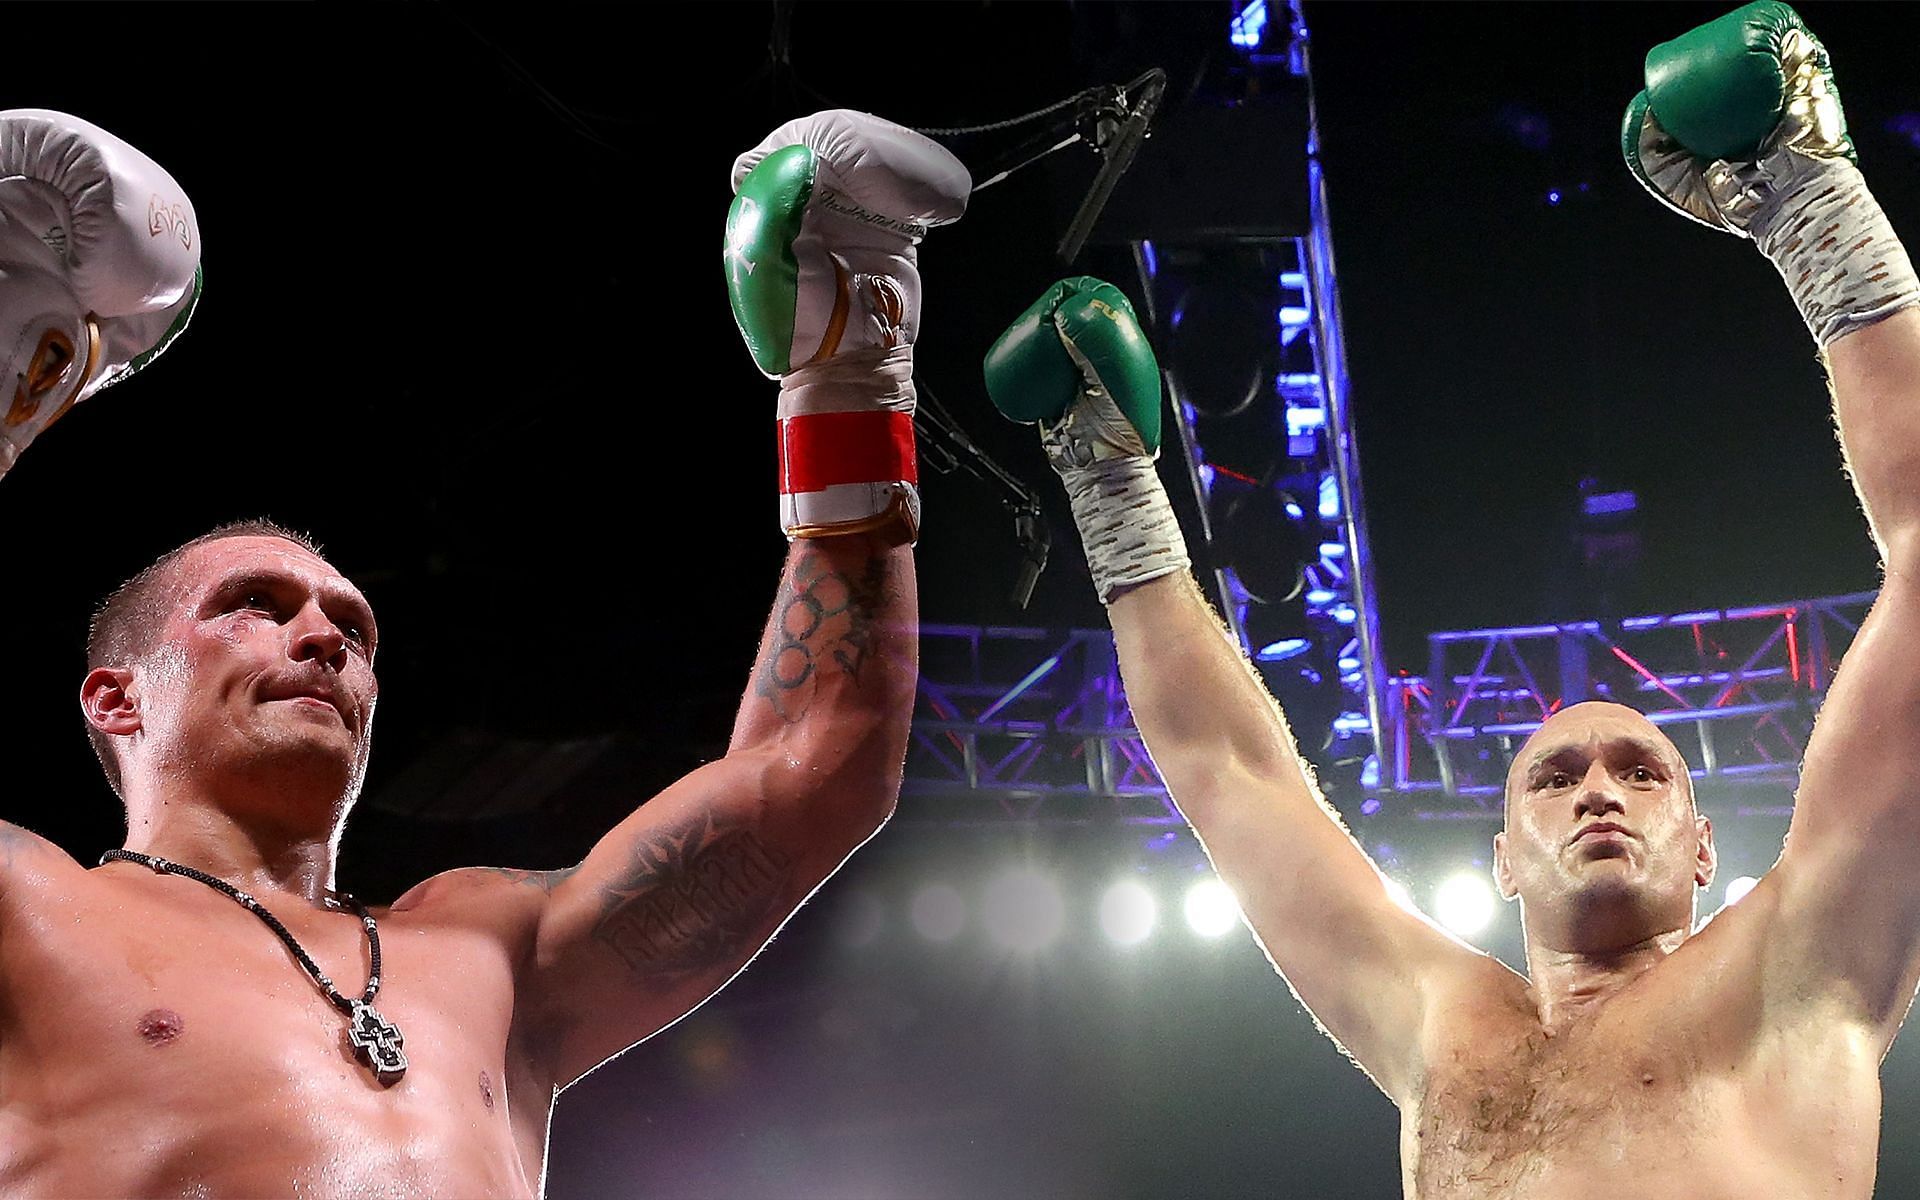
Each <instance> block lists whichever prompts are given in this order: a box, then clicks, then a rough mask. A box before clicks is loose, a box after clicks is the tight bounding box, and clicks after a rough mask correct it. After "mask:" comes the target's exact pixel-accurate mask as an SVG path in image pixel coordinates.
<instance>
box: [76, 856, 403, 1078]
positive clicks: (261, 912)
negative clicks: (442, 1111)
mask: <svg viewBox="0 0 1920 1200" xmlns="http://www.w3.org/2000/svg"><path fill="white" fill-rule="evenodd" d="M110 862H130V863H139V864H140V865H141V866H143V867H146V868H148V869H150V870H153V871H157V872H159V873H160V874H162V875H184V876H186V877H187V878H188V879H197V880H199V881H200V882H201V883H204V884H206V885H207V886H208V887H210V888H212V889H213V890H214V891H216V892H222V893H225V894H226V895H228V896H230V897H232V898H233V899H234V900H235V901H237V902H238V903H239V904H240V906H241V907H242V908H245V909H246V910H247V911H248V912H250V913H252V914H253V915H254V916H256V917H259V918H260V919H261V920H262V921H265V922H266V923H267V928H269V929H271V930H273V932H274V933H275V934H276V935H278V937H279V938H280V940H281V941H282V942H285V943H286V946H287V949H288V950H290V951H292V952H293V956H294V958H296V959H298V960H299V961H300V965H301V966H302V967H304V968H306V972H307V974H309V975H311V976H313V981H314V982H315V983H317V984H319V985H320V990H321V991H322V992H324V993H326V997H327V999H328V1000H329V1001H331V1002H332V1003H333V1006H334V1007H335V1008H337V1009H339V1010H340V1011H341V1012H343V1013H345V1014H346V1016H347V1040H348V1041H350V1042H352V1043H353V1050H354V1053H355V1054H356V1055H358V1056H359V1058H360V1061H361V1062H362V1063H364V1064H366V1067H367V1069H368V1070H369V1071H372V1072H373V1077H374V1078H375V1079H377V1080H379V1081H380V1082H381V1083H382V1084H383V1085H384V1084H393V1083H398V1082H399V1081H400V1077H401V1076H402V1075H405V1074H406V1073H407V1055H406V1051H405V1050H403V1049H402V1047H403V1046H405V1045H406V1041H407V1039H406V1038H405V1037H403V1036H402V1035H401V1033H400V1027H399V1026H397V1025H395V1024H394V1023H393V1022H391V1021H389V1020H387V1019H386V1018H385V1017H383V1016H381V1015H380V1010H379V1009H376V1008H375V1007H374V1006H373V998H374V997H375V996H377V995H379V994H380V928H379V926H377V925H375V924H374V922H373V914H372V913H370V912H368V911H367V907H366V905H364V904H362V903H360V902H359V901H358V900H355V899H354V898H353V897H352V896H349V895H346V894H345V893H340V894H338V895H334V896H328V897H327V899H326V904H327V907H329V908H333V909H345V910H347V911H349V912H351V913H353V914H354V915H355V916H357V917H359V918H360V923H361V924H362V925H363V926H365V927H366V930H367V945H368V947H369V948H370V953H369V958H370V959H371V963H370V966H371V970H369V971H368V973H367V990H366V991H365V992H364V993H362V994H361V996H360V998H359V999H358V1000H355V999H354V998H353V997H351V996H346V995H342V994H341V992H340V989H339V988H336V987H334V986H333V980H331V979H329V978H327V973H326V972H325V971H322V970H321V969H320V965H319V964H318V963H316V962H314V961H313V958H312V956H311V955H309V954H308V953H307V952H306V950H305V948H304V947H302V946H301V945H300V943H299V942H298V941H296V940H294V936H293V934H292V933H290V932H288V931H287V927H286V926H285V925H282V924H281V923H280V918H278V917H276V916H274V915H273V914H272V913H270V912H268V911H267V908H266V905H264V904H262V903H260V902H259V901H258V900H256V899H254V898H253V897H252V896H249V895H248V894H247V893H245V892H243V891H241V890H240V889H239V888H237V887H234V886H233V885H232V884H230V883H228V882H227V881H226V880H224V879H218V878H216V877H214V876H212V875H209V874H207V873H206V872H205V871H199V870H195V869H194V868H192V867H188V866H182V865H181V864H179V863H177V862H169V861H167V860H166V859H164V858H157V857H155V856H153V855H151V854H141V853H139V852H137V851H134V850H109V851H107V852H106V853H105V854H102V855H101V856H100V865H101V866H103V867H104V866H106V865H107V864H108V863H110Z"/></svg>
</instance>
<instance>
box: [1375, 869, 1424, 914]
mask: <svg viewBox="0 0 1920 1200" xmlns="http://www.w3.org/2000/svg"><path fill="white" fill-rule="evenodd" d="M1383 878H1386V881H1387V895H1389V896H1391V897H1392V898H1393V902H1394V903H1395V904H1398V905H1399V906H1400V907H1401V908H1404V909H1406V910H1407V911H1408V912H1410V913H1417V912H1419V911H1420V906H1419V905H1417V904H1415V903H1414V902H1413V893H1412V892H1410V891H1408V890H1407V885H1406V884H1404V883H1401V882H1400V881H1399V880H1398V879H1394V878H1392V877H1390V876H1386V877H1383Z"/></svg>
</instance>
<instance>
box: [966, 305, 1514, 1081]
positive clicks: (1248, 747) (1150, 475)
mask: <svg viewBox="0 0 1920 1200" xmlns="http://www.w3.org/2000/svg"><path fill="white" fill-rule="evenodd" d="M987 388H988V391H989V392H990V393H991V394H992V396H993V399H994V402H995V403H996V404H997V405H999V407H1000V408H1001V410H1002V411H1003V412H1005V413H1006V414H1007V415H1009V416H1011V417H1013V418H1015V419H1017V420H1032V421H1039V422H1041V436H1042V441H1043V444H1044V445H1045V446H1046V448H1047V453H1048V457H1049V458H1050V459H1051V460H1052V462H1053V464H1054V466H1055V468H1056V469H1058V470H1059V471H1060V473H1061V475H1062V477H1063V479H1064V480H1065V482H1066V485H1067V491H1068V495H1069V497H1070V499H1071V501H1072V505H1073V514H1074V521H1075V523H1076V524H1077V525H1078V526H1079V528H1080V533H1081V538H1082V541H1083V542H1084V543H1085V545H1086V549H1087V558H1088V562H1089V564H1090V565H1091V567H1092V569H1093V576H1094V586H1095V587H1096V589H1097V590H1098V591H1099V593H1100V596H1101V599H1102V600H1104V601H1106V603H1107V606H1108V615H1109V617H1110V618H1111V620H1112V622H1113V629H1114V640H1115V644H1116V647H1117V649H1118V652H1119V657H1120V669H1121V673H1122V675H1123V676H1124V678H1125V680H1126V685H1127V701H1128V704H1129V706H1130V707H1131V708H1132V711H1133V718H1134V721H1135V723H1136V724H1137V725H1138V726H1139V729H1140V732H1141V735H1142V736H1143V737H1144V738H1145V740H1146V743H1147V748H1148V750H1149V752H1150V753H1151V754H1152V755H1153V761H1154V765H1155V766H1156V767H1158V768H1159V770H1160V775H1161V778H1162V779H1163V780H1165V782H1166V784H1167V789H1168V791H1169V792H1170V793H1171V794H1172V796H1173V799H1174V801H1175V802H1176V803H1177V804H1178V805H1179V806H1180V810H1181V812H1182V813H1183V814H1185V816H1186V818H1187V819H1188V821H1190V822H1191V823H1192V825H1193V827H1194V830H1195V832H1196V833H1197V834H1198V835H1199V836H1200V839H1201V841H1202V842H1203V843H1204V845H1205V846H1206V849H1207V853H1208V855H1209V856H1210V857H1211V858H1212V859H1213V862H1214V865H1215V866H1216V867H1217V868H1218V870H1219V872H1220V875H1221V877H1222V878H1223V879H1224V880H1225V881H1226V883H1227V884H1228V885H1229V886H1230V887H1231V888H1232V889H1233V891H1234V893H1235V895H1236V896H1237V897H1238V899H1239V901H1240V905H1241V909H1242V910H1243V911H1244V912H1245V913H1246V915H1247V919H1248V921H1249V922H1250V923H1251V925H1252V926H1253V931H1254V933H1255V935H1256V936H1257V937H1258V938H1259V939H1260V942H1261V944H1262V945H1263V946H1264V947H1265V948H1266V951H1267V954H1268V956H1269V957H1270V958H1271V959H1272V961H1273V963H1274V965H1275V966H1276V967H1278V968H1279V970H1280V972H1281V974H1283V975H1284V976H1285V977H1286V980H1287V982H1288V984H1290V985H1291V986H1292V988H1293V990H1294V991H1295V993H1297V994H1298V996H1299V997H1300V999H1301V1000H1302V1002H1304V1003H1305V1004H1306V1005H1307V1007H1308V1008H1309V1009H1310V1010H1311V1011H1312V1012H1313V1015H1314V1016H1315V1017H1316V1018H1317V1019H1318V1020H1319V1021H1320V1022H1321V1024H1322V1025H1323V1026H1325V1027H1326V1029H1327V1031H1328V1032H1329V1033H1330V1034H1331V1035H1332V1036H1333V1038H1334V1039H1335V1040H1336V1041H1337V1042H1339V1043H1340V1045H1341V1046H1342V1047H1344V1048H1345V1049H1346V1050H1347V1051H1348V1053H1350V1054H1352V1055H1353V1057H1354V1058H1355V1059H1356V1060H1357V1061H1358V1062H1359V1063H1360V1065H1361V1066H1362V1067H1364V1068H1365V1069H1366V1071H1367V1072H1368V1074H1369V1075H1371V1076H1372V1078H1373V1079H1374V1081H1375V1082H1376V1083H1377V1084H1379V1085H1380V1087H1381V1088H1382V1090H1384V1091H1385V1092H1386V1093H1387V1095H1389V1096H1390V1097H1392V1098H1393V1099H1394V1100H1396V1101H1402V1100H1405V1099H1406V1098H1407V1094H1408V1091H1409V1089H1410V1087H1411V1086H1412V1084H1413V1083H1414V1081H1415V1080H1416V1079H1417V1077H1418V1073H1419V1063H1418V1062H1417V1061H1416V1055H1417V1053H1418V1036H1419V1031H1420V1029H1421V1025H1422V1020H1421V1018H1422V1015H1423V1013H1424V1011H1425V1006H1426V1002H1427V1000H1428V998H1429V997H1430V996H1432V995H1433V994H1434V991H1435V988H1436V987H1437V986H1438V985H1440V984H1442V983H1443V982H1445V981H1449V980H1453V979H1458V978H1462V977H1464V976H1465V975H1466V974H1467V973H1471V972H1477V971H1481V970H1496V971H1497V970H1500V969H1501V968H1498V967H1497V966H1496V965H1494V964H1493V963H1492V962H1491V960H1488V959H1485V958H1484V957H1482V956H1479V955H1476V954H1474V953H1473V952H1471V951H1469V950H1468V949H1466V948H1465V947H1463V946H1461V945H1460V944H1459V943H1457V942H1455V941H1453V940H1451V939H1450V938H1448V937H1447V936H1446V935H1444V934H1443V933H1441V932H1440V931H1439V930H1438V929H1436V928H1435V927H1433V926H1432V925H1430V924H1428V923H1427V922H1426V921H1424V920H1423V919H1421V918H1420V917H1418V916H1416V915H1414V914H1412V913H1410V912H1408V911H1406V910H1405V909H1403V908H1401V907H1400V906H1399V905H1398V904H1396V903H1394V901H1393V899H1392V897H1391V896H1390V895H1389V893H1388V892H1387V888H1386V883H1385V880H1384V879H1383V878H1382V876H1381V875H1380V873H1379V871H1378V870H1376V869H1375V867H1374V865H1373V864H1372V863H1371V862H1370V861H1368V859H1367V857H1366V855H1365V854H1364V853H1363V852H1362V851H1361V849H1360V847H1359V845H1358V844H1357V843H1356V842H1355V841H1354V840H1353V838H1352V837H1351V836H1350V835H1349V834H1348V833H1347V831H1346V829H1345V827H1344V826H1343V825H1342V824H1341V823H1340V820H1339V818H1338V816H1337V815H1336V814H1335V813H1334V812H1333V810H1332V809H1331V808H1330V807H1329V806H1328V805H1327V804H1326V803H1325V801H1324V800H1323V799H1322V797H1321V795H1320V792H1319V790H1318V788H1317V787H1316V786H1315V784H1314V781H1313V777H1312V772H1311V769H1310V768H1309V767H1308V765H1307V764H1306V763H1305V762H1304V761H1302V759H1301V758H1300V755H1299V753H1298V751H1297V750H1296V748H1295V746H1294V741H1293V735H1292V734H1291V732H1290V731H1289V730H1288V729H1287V725H1286V722H1285V720H1284V719H1283V718H1282V716H1281V713H1280V710H1279V708H1278V707H1277V706H1276V705H1275V704H1274V702H1273V699H1272V698H1271V697H1270V696H1269V695H1268V694H1267V692H1266V689H1265V688H1264V687H1263V686H1262V685H1261V683H1260V681H1259V679H1258V677H1257V676H1256V675H1255V674H1254V672H1253V668H1252V666H1251V665H1250V664H1249V663H1248V662H1247V660H1246V658H1245V657H1244V656H1243V655H1242V654H1241V653H1240V650H1239V648H1238V647H1237V646H1235V645H1233V644H1232V642H1231V641H1230V639H1229V637H1228V635H1227V633H1226V631H1225V630H1224V629H1223V628H1222V626H1221V624H1220V621H1219V620H1218V619H1217V618H1216V617H1215V616H1214V614H1213V612H1212V610H1211V609H1210V608H1209V607H1208V606H1207V603H1206V601H1205V600H1203V599H1202V598H1201V595H1200V592H1199V589H1198V588H1196V587H1195V586H1194V583H1193V579H1192V576H1191V575H1190V574H1189V573H1188V571H1187V556H1186V550H1185V547H1184V545H1182V543H1181V541H1180V534H1179V530H1178V527H1177V526H1176V525H1175V523H1174V520H1173V515H1172V512H1171V511H1170V509H1169V508H1168V505H1167V498H1166V495H1165V493H1164V491H1163V490H1162V489H1161V486H1160V483H1159V480H1158V477H1157V476H1156V475H1155V472H1154V467H1153V461H1152V456H1153V454H1154V453H1155V452H1156V451H1157V449H1158V445H1159V432H1160V430H1159V423H1160V422H1159V413H1160V379H1159V372H1158V368H1157V366H1156V365H1155V363H1154V360H1153V354H1152V351H1151V350H1150V349H1149V348H1148V347H1147V344H1146V340H1145V338H1144V336H1143V335H1142V334H1141V332H1140V329H1139V326H1138V324H1137V323H1136V322H1135V320H1134V317H1133V311H1132V308H1131V307H1130V306H1129V305H1128V303H1127V301H1126V298H1125V297H1124V296H1123V295H1121V293H1120V292H1119V290H1118V289H1116V288H1114V287H1112V286H1111V285H1109V284H1105V283H1101V282H1100V281H1099V280H1095V279H1087V278H1080V279H1072V280H1067V281H1065V282H1064V283H1061V284H1057V285H1055V287H1054V288H1053V289H1052V290H1050V291H1049V292H1048V293H1047V294H1046V295H1045V296H1043V297H1042V298H1041V299H1040V301H1039V302H1038V303H1036V304H1035V305H1034V306H1033V307H1032V308H1030V309H1028V310H1027V312H1026V313H1025V314H1023V315H1022V316H1021V318H1020V319H1019V320H1018V321H1016V322H1015V323H1014V325H1013V326H1012V328H1010V329H1009V330H1008V331H1007V333H1006V334H1005V335H1004V336H1003V337H1002V338H1001V339H1000V341H999V342H998V343H996V345H995V346H994V349H993V351H992V353H991V354H990V355H989V356H988V359H987Z"/></svg>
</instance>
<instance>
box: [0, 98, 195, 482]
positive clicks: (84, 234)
mask: <svg viewBox="0 0 1920 1200" xmlns="http://www.w3.org/2000/svg"><path fill="white" fill-rule="evenodd" d="M199 297H200V229H199V225H198V223H197V222H196V221H195V219H194V215H193V205H192V203H191V202H190V201H189V200H188V199H187V196H186V193H185V192H183V191H182V190H181V189H180V185H179V184H178V183H175V182H174V180H173V177H172V176H171V175H169V174H167V172H166V171H165V170H164V169H162V168H161V167H160V165H159V164H158V163H155V162H154V161H153V160H152V159H150V158H148V157H147V156H146V155H144V154H142V153H140V152H139V151H138V150H135V149H134V148H133V147H132V146H129V145H128V144H127V143H125V142H123V141H121V140H120V139H119V138H117V137H114V136H113V135H112V134H110V133H108V132H106V131H105V130H104V129H101V128H99V127H98V126H96V125H92V124H89V123H88V122H86V121H82V120H80V119H79V118H78V117H71V116H68V115H66V114H65V113H57V112H49V111H46V110H42V109H9V110H7V111H5V112H0V475H4V474H5V473H6V472H7V470H8V468H10V467H11V466H12V465H13V463H14V460H15V459H16V458H18V457H19V455H20V452H21V451H22V450H25V449H26V447H27V444H28V443H29V442H31V441H33V439H34V438H35V437H37V436H39V434H40V433H41V432H42V431H44V430H45V429H46V428H47V426H49V425H51V424H53V422H54V421H56V420H58V419H59V418H60V417H61V416H62V415H64V414H65V413H66V411H67V410H68V409H69V408H71V407H73V405H75V404H76V403H78V402H79V401H81V400H83V399H85V398H86V397H88V396H90V395H92V394H93V393H94V392H96V391H99V390H100V389H101V388H103V387H106V386H107V385H109V384H112V383H116V382H118V381H119V380H121V379H124V378H126V377H127V376H129V375H131V374H133V372H135V371H137V370H139V369H140V368H141V367H143V366H145V365H146V364H147V363H149V362H151V361H152V360H153V359H154V358H155V357H156V356H158V355H159V354H160V352H161V351H162V350H164V349H166V347H167V344H168V343H169V342H171V341H172V340H173V338H174V337H175V336H176V335H178V334H179V332H180V331H181V330H182V329H184V328H186V325H187V321H188V320H189V319H190V317H191V316H192V313H193V307H194V304H195V303H196V302H197V301H198V300H199Z"/></svg>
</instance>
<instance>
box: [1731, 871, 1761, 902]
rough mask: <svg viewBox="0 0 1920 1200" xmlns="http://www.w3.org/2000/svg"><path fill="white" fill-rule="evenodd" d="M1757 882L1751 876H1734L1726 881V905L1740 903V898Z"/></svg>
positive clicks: (1757, 881)
mask: <svg viewBox="0 0 1920 1200" xmlns="http://www.w3.org/2000/svg"><path fill="white" fill-rule="evenodd" d="M1759 882H1760V881H1759V880H1758V879H1755V878H1754V877H1753V876H1751V875H1736V876H1734V877H1733V878H1732V879H1729V880H1727V903H1728V904H1738V903H1740V900H1741V898H1742V897H1743V896H1745V895H1746V894H1747V893H1748V892H1750V891H1752V890H1753V885H1754V884H1756V883H1759Z"/></svg>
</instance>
